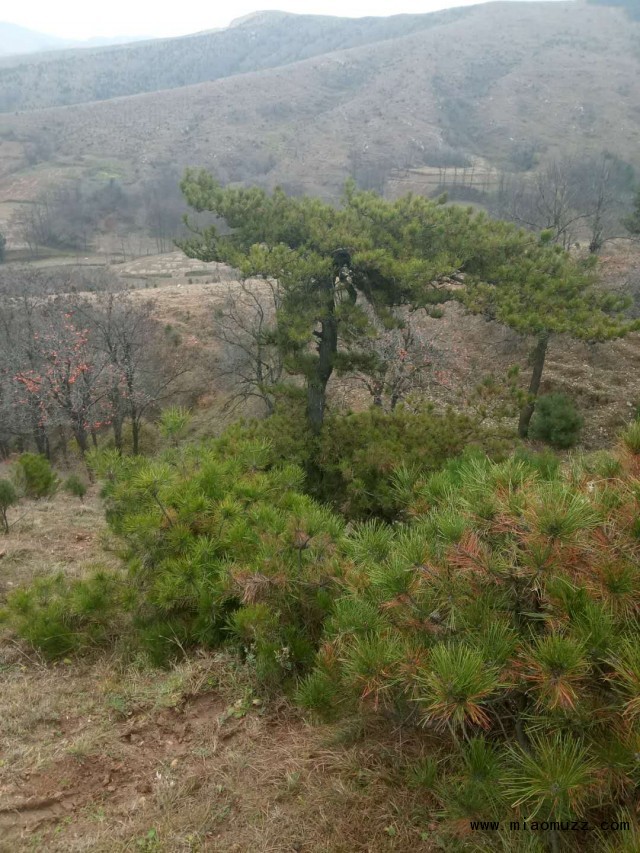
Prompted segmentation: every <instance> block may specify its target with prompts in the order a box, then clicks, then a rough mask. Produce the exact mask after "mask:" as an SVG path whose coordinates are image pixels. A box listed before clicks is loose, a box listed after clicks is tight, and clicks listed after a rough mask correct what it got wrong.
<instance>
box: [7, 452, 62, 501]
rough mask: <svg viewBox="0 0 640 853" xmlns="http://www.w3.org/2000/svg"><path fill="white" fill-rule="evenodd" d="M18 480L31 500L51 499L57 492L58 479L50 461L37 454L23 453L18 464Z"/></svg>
mask: <svg viewBox="0 0 640 853" xmlns="http://www.w3.org/2000/svg"><path fill="white" fill-rule="evenodd" d="M16 479H17V481H18V484H19V485H20V487H21V488H22V489H23V490H24V493H25V495H27V496H28V497H30V498H46V497H50V496H51V495H53V494H54V492H55V491H56V488H57V486H58V478H57V477H56V475H55V473H54V471H53V469H52V468H51V464H50V463H49V460H48V459H47V458H46V457H45V456H40V455H39V454H37V453H23V454H22V456H20V458H19V459H18V462H17V471H16Z"/></svg>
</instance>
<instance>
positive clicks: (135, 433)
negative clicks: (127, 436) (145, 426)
mask: <svg viewBox="0 0 640 853" xmlns="http://www.w3.org/2000/svg"><path fill="white" fill-rule="evenodd" d="M131 445H132V446H131V452H132V453H133V455H134V456H137V455H138V454H139V453H140V421H139V420H138V419H137V418H131Z"/></svg>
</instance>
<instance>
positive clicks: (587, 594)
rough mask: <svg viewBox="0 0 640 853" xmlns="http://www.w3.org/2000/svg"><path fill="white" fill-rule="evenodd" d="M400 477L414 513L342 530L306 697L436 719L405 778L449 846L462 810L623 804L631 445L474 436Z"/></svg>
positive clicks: (519, 812)
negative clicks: (551, 449) (420, 759)
mask: <svg viewBox="0 0 640 853" xmlns="http://www.w3.org/2000/svg"><path fill="white" fill-rule="evenodd" d="M596 472H597V473H596ZM394 482H395V485H396V499H397V500H398V501H402V502H404V504H405V510H404V517H405V518H406V519H408V521H407V523H405V524H401V525H398V524H396V525H393V526H386V525H384V524H380V523H376V524H372V523H368V524H366V525H363V526H361V527H359V528H358V529H356V530H354V532H353V533H351V534H350V535H349V536H348V537H347V539H346V541H345V542H344V544H343V550H344V552H345V555H346V558H347V560H348V562H347V565H348V567H349V569H348V572H347V573H346V574H345V579H344V582H343V589H344V592H343V595H342V596H341V597H340V599H339V600H338V601H337V603H336V605H335V607H334V610H333V614H332V615H331V617H330V619H329V620H327V622H326V626H325V642H324V643H323V644H322V646H321V647H320V649H319V652H318V655H317V659H316V665H315V668H314V670H313V671H312V672H311V673H310V674H309V675H308V676H306V677H305V678H304V679H303V681H302V683H301V685H300V687H299V689H298V698H299V701H300V702H301V703H302V704H303V706H305V707H307V708H310V709H312V710H314V711H315V712H317V713H320V714H322V715H325V716H327V717H330V718H331V717H335V716H337V715H340V714H349V715H354V714H358V713H360V714H363V715H366V716H367V717H369V716H370V715H371V714H379V715H384V717H391V719H393V720H395V724H396V725H402V723H403V722H404V724H407V723H412V724H422V725H424V726H426V727H428V728H429V729H430V730H431V731H439V732H441V733H442V734H441V739H440V746H441V750H440V751H439V754H438V760H437V765H436V764H435V762H429V763H428V765H427V766H425V768H424V770H422V769H420V768H418V769H416V770H415V772H414V773H413V774H411V777H410V778H411V779H412V784H416V785H421V784H422V783H421V781H420V779H421V778H422V777H424V780H425V781H424V787H425V789H427V790H428V791H429V792H431V793H432V794H433V795H434V796H436V798H437V800H438V801H439V802H440V803H441V804H442V821H443V831H445V832H447V831H448V829H449V828H450V829H451V831H452V836H451V838H452V849H458V848H457V847H455V845H454V844H453V839H454V838H455V827H456V826H460V824H461V822H462V823H464V822H466V825H467V826H468V821H469V820H475V819H481V820H488V819H496V820H502V821H508V820H510V819H514V817H519V819H520V820H522V819H523V818H526V819H536V820H539V821H543V820H556V821H560V820H577V819H587V820H592V821H595V820H596V819H597V816H598V815H599V814H601V813H602V812H603V811H606V812H607V814H611V815H613V814H615V813H617V810H618V809H620V808H623V807H624V806H625V804H626V803H627V802H629V801H630V800H629V798H633V797H634V796H635V794H634V792H635V791H636V786H637V785H638V784H639V783H640V775H639V773H638V765H637V760H636V758H637V752H635V750H637V748H638V744H640V655H639V653H638V648H640V642H639V641H640V632H639V630H638V622H637V612H638V611H637V602H638V594H639V593H640V586H639V584H638V577H637V571H636V568H637V565H638V559H639V558H640V541H639V540H638V536H637V534H636V532H635V527H634V524H635V525H636V526H637V519H638V517H639V512H640V489H639V488H638V480H637V464H636V460H635V457H634V456H630V455H625V453H621V454H620V455H619V456H618V457H614V456H612V455H610V454H595V455H593V456H587V455H582V456H579V457H576V458H575V459H572V460H569V462H568V463H566V464H565V465H564V466H562V465H559V464H558V461H557V460H552V458H550V456H549V454H548V453H546V454H539V455H537V454H532V453H531V452H529V451H526V452H524V451H521V452H519V453H517V454H515V455H514V456H512V457H510V458H508V459H506V460H504V461H502V462H498V463H495V462H490V461H489V460H488V459H487V458H486V457H484V456H483V455H482V454H479V453H467V454H464V455H463V456H462V457H460V458H457V459H454V460H450V461H449V462H448V463H447V465H446V466H445V468H444V469H443V470H441V471H438V472H436V473H433V474H431V475H430V476H426V477H425V476H420V475H417V474H416V473H415V472H412V471H410V470H408V469H401V470H399V471H398V472H397V473H396V475H395V477H394ZM614 543H615V545H614ZM634 756H636V758H634ZM563 837H564V834H563ZM565 842H566V843H567V844H568V845H569V846H571V843H570V842H571V839H569V840H567V839H566V838H565ZM547 843H548V844H550V845H551V847H552V849H555V845H556V843H557V838H555V836H553V830H548V831H547ZM474 849H475V848H474ZM478 849H485V848H484V847H481V846H479V847H478ZM487 849H493V848H492V847H491V846H490V845H489V847H488V848H487ZM505 849H508V846H507V847H505Z"/></svg>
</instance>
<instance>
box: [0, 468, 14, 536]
mask: <svg viewBox="0 0 640 853" xmlns="http://www.w3.org/2000/svg"><path fill="white" fill-rule="evenodd" d="M17 503H18V495H17V493H16V490H15V488H14V486H13V483H12V482H11V481H10V480H0V522H2V530H3V532H4V533H8V532H9V520H8V518H7V510H8V509H9V507H12V506H14V505H15V504H17Z"/></svg>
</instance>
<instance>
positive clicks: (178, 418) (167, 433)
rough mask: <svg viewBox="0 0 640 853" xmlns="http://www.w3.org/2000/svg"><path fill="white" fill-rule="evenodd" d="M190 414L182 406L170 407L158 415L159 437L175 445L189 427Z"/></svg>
mask: <svg viewBox="0 0 640 853" xmlns="http://www.w3.org/2000/svg"><path fill="white" fill-rule="evenodd" d="M190 420H191V413H190V412H189V411H188V409H184V408H182V406H171V407H170V408H168V409H165V410H164V411H163V412H162V414H161V415H160V435H161V436H162V437H163V438H165V439H167V440H168V441H170V442H171V443H172V444H173V445H174V446H175V445H177V444H178V443H179V441H180V439H181V438H183V437H184V433H185V431H186V429H187V427H188V426H189V422H190Z"/></svg>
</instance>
